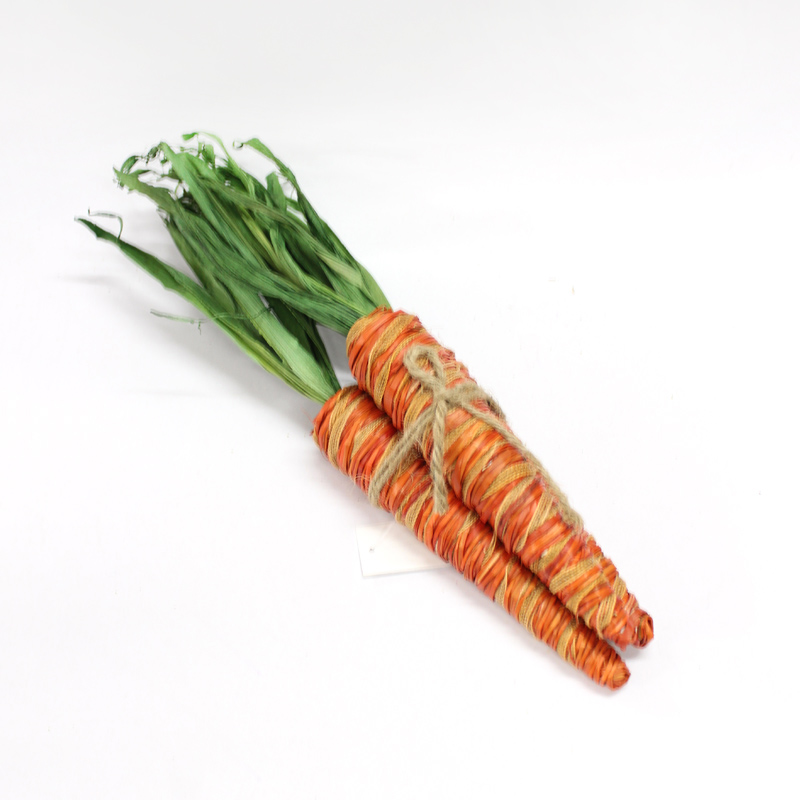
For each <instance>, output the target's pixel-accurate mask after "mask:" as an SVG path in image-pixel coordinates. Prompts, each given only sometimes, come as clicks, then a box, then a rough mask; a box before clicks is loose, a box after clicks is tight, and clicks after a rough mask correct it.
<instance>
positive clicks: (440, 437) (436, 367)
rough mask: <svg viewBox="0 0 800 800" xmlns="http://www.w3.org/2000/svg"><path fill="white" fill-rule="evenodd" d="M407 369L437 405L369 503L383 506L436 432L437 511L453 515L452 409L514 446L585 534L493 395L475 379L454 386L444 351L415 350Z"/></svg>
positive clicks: (391, 458) (398, 451)
mask: <svg viewBox="0 0 800 800" xmlns="http://www.w3.org/2000/svg"><path fill="white" fill-rule="evenodd" d="M403 365H404V366H405V368H406V370H407V371H408V374H409V375H410V376H411V377H412V378H413V379H415V380H417V381H418V382H419V383H420V385H421V386H422V387H424V388H425V389H427V390H428V391H430V393H431V404H430V405H429V406H428V408H426V409H425V411H423V412H422V413H421V414H420V415H419V417H417V419H416V420H415V421H414V422H413V423H412V424H411V425H410V426H409V427H407V428H406V429H405V432H404V433H403V436H402V437H401V438H400V441H399V444H398V445H397V447H395V448H394V449H393V450H392V451H391V452H390V453H389V454H387V457H386V458H384V459H383V461H382V462H381V464H380V466H379V467H378V469H377V470H376V472H375V475H374V477H373V479H372V481H371V483H370V487H369V499H370V501H371V502H372V503H373V504H374V505H378V500H379V498H380V494H381V491H382V490H383V487H384V486H385V485H386V483H387V482H388V481H389V480H390V478H391V477H392V475H394V474H395V472H396V471H397V470H398V468H400V467H401V466H402V465H404V464H405V463H406V462H407V461H408V460H409V459H411V458H414V457H416V451H417V450H419V451H422V447H423V443H424V441H425V438H426V436H427V435H428V433H429V432H430V434H431V437H432V441H433V446H432V449H431V460H430V470H431V476H432V478H433V502H434V511H435V512H436V513H437V514H440V515H441V514H444V513H446V512H447V509H448V507H449V504H448V502H447V494H448V484H447V479H446V477H445V470H444V446H445V438H446V431H445V423H446V421H447V414H448V413H449V412H450V411H451V410H453V409H455V408H461V409H463V410H464V411H466V412H467V413H469V414H470V415H471V416H472V417H474V418H475V419H477V420H480V421H481V422H483V423H484V424H486V425H488V426H489V427H490V428H492V429H493V430H495V431H496V432H497V433H499V434H500V435H501V436H502V437H503V438H504V439H505V440H506V441H507V442H508V443H509V444H510V445H511V446H512V447H514V448H515V449H516V450H517V451H518V452H519V453H520V454H521V455H522V456H523V458H525V460H526V461H528V462H529V463H530V464H531V466H532V467H533V468H534V470H535V471H536V472H538V473H539V475H540V476H541V478H542V480H543V482H544V483H545V486H546V487H547V489H548V490H549V491H550V493H551V494H552V496H553V497H554V499H555V500H556V501H557V502H558V503H559V505H560V506H561V509H560V510H561V516H562V518H563V519H564V521H565V522H566V523H567V524H569V525H571V526H572V527H574V528H575V530H577V531H578V532H581V531H582V530H583V520H582V519H581V517H580V515H579V514H578V513H577V512H575V511H574V510H573V509H572V508H571V507H570V505H569V503H568V502H567V498H566V496H565V495H564V494H563V492H562V491H561V490H560V489H559V488H558V486H557V485H556V484H555V482H554V481H553V479H552V478H551V477H550V475H549V474H548V472H547V471H546V470H545V468H544V467H543V466H542V464H541V462H540V461H539V460H538V459H537V458H536V457H535V456H534V455H533V453H531V452H530V451H529V450H527V448H526V447H525V446H524V445H523V444H522V442H521V441H520V440H519V439H518V438H517V437H516V436H515V435H514V434H513V433H512V432H511V431H510V430H509V429H508V427H507V426H506V425H505V415H504V414H503V412H502V410H501V408H500V406H499V405H498V404H497V401H496V400H494V398H493V397H491V395H489V394H488V393H487V392H485V391H484V390H483V389H481V387H480V386H478V384H477V383H475V382H474V381H465V382H463V383H457V384H455V385H453V386H448V385H447V378H446V375H445V369H444V364H443V363H442V359H441V358H440V357H439V349H438V348H437V347H435V346H433V345H415V346H413V347H410V348H409V349H408V350H407V351H406V354H405V356H404V357H403ZM480 401H482V402H483V403H485V404H486V406H487V407H488V409H489V411H488V412H486V411H484V410H483V409H481V408H476V406H475V403H477V402H480Z"/></svg>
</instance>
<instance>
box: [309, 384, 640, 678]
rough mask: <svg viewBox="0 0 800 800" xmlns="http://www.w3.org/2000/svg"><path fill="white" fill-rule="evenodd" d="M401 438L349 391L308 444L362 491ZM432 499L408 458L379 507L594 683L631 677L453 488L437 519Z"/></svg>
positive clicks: (423, 475)
mask: <svg viewBox="0 0 800 800" xmlns="http://www.w3.org/2000/svg"><path fill="white" fill-rule="evenodd" d="M401 438H402V437H401V434H400V433H399V432H398V431H397V430H396V429H395V428H394V426H393V425H392V422H391V420H390V419H389V418H388V417H387V416H386V415H385V414H384V413H383V412H382V411H380V409H378V408H377V407H376V405H375V403H374V402H373V400H372V398H370V397H369V395H367V394H366V393H365V392H363V391H361V390H360V389H358V388H357V387H354V386H353V387H348V388H346V389H342V390H341V391H339V392H337V394H335V395H334V396H333V397H331V398H330V399H329V400H328V401H327V402H326V403H325V405H324V406H323V407H322V410H321V411H320V413H319V414H318V416H317V418H316V419H315V421H314V439H315V441H316V442H317V444H318V445H319V447H320V449H321V450H322V452H323V453H324V454H325V455H326V456H327V457H328V459H329V460H330V461H331V463H333V464H334V465H335V466H336V467H338V468H339V469H340V470H341V471H342V472H344V473H345V474H347V475H349V476H350V477H351V478H352V479H353V480H354V481H355V483H356V484H357V485H358V486H359V487H360V488H361V489H362V490H364V491H365V492H367V491H368V490H369V487H370V482H371V480H372V479H373V477H374V475H375V474H376V472H377V471H378V470H379V469H380V466H381V464H382V462H384V461H385V460H386V459H387V458H390V457H391V454H392V452H393V451H394V450H396V448H397V447H399V446H400V444H401ZM433 494H434V489H433V481H432V479H431V474H430V470H429V468H428V465H427V464H426V463H425V461H424V460H423V459H422V458H420V457H419V456H418V455H417V456H414V455H413V454H412V455H410V456H409V457H408V458H407V459H405V460H404V461H403V462H401V463H400V465H399V467H398V469H397V470H396V471H395V472H394V474H393V475H391V477H390V479H389V480H388V481H387V482H386V483H385V484H384V486H383V488H382V490H381V493H380V505H381V506H382V507H383V508H385V509H386V510H388V511H391V512H392V513H393V514H395V516H396V518H397V519H398V521H400V522H402V523H403V524H404V525H405V526H406V527H408V528H410V529H411V530H412V531H414V533H415V534H416V536H417V538H418V539H420V540H421V541H423V542H424V543H425V545H426V546H427V547H428V548H429V549H430V550H432V551H433V552H435V553H436V554H437V555H439V556H440V557H441V558H443V559H444V560H445V561H447V562H449V563H450V564H452V565H453V566H454V567H455V568H456V569H457V570H458V571H459V572H460V573H461V574H462V575H464V577H465V578H467V580H469V581H471V582H473V583H474V584H475V585H476V586H478V588H479V589H481V591H483V592H484V594H486V595H487V596H488V597H490V598H492V599H493V600H494V601H495V602H497V603H500V604H501V605H502V606H503V608H505V609H506V611H508V613H509V614H511V616H513V617H514V618H515V619H517V620H518V621H519V622H520V623H522V624H523V625H524V626H525V627H526V628H527V629H528V630H529V631H530V632H531V633H532V634H533V635H534V636H535V637H536V638H537V639H540V640H541V641H543V642H544V643H545V644H547V645H548V646H549V647H551V648H552V649H554V650H556V652H558V654H559V655H560V656H561V657H562V658H564V659H565V660H566V661H568V662H569V663H570V664H573V665H574V666H576V667H577V668H578V669H580V670H582V671H583V672H584V673H586V675H588V676H589V677H590V678H591V679H592V680H594V681H596V682H597V683H599V684H600V685H602V686H608V687H609V688H611V689H617V688H619V687H620V686H622V685H623V684H624V683H625V682H626V681H627V680H628V677H629V674H630V673H629V672H628V669H627V667H626V666H625V663H624V662H623V660H622V658H621V657H620V656H619V654H618V653H616V652H615V651H614V649H613V648H612V647H610V646H609V645H608V644H607V643H606V642H604V641H602V640H601V639H599V638H598V636H597V634H596V633H595V632H594V631H592V630H590V629H589V628H588V627H587V626H586V625H584V623H583V622H582V621H581V620H579V619H576V618H575V617H574V616H573V614H572V613H570V611H568V610H567V609H566V608H565V607H564V606H563V605H562V603H561V602H560V601H559V600H558V598H557V597H555V596H554V595H553V594H552V593H551V592H550V591H548V589H547V588H546V587H545V586H544V584H543V583H542V582H541V581H539V580H538V579H537V578H536V577H535V576H534V575H533V573H531V571H530V570H529V569H527V568H526V567H525V566H523V565H522V564H521V563H520V560H519V558H518V557H517V556H511V555H509V553H508V552H507V551H506V550H505V548H503V547H502V545H499V544H498V543H497V541H496V537H494V535H493V534H492V531H491V529H490V528H489V527H488V526H487V525H485V524H484V523H482V522H481V521H480V520H479V519H478V517H477V515H476V514H475V512H474V511H471V510H469V509H467V508H466V507H465V506H464V505H463V504H462V503H461V502H459V500H458V499H457V498H456V496H455V495H454V494H453V492H452V490H450V492H449V496H448V501H449V502H448V509H447V511H446V513H445V514H443V515H439V514H437V513H436V512H435V511H434V499H433Z"/></svg>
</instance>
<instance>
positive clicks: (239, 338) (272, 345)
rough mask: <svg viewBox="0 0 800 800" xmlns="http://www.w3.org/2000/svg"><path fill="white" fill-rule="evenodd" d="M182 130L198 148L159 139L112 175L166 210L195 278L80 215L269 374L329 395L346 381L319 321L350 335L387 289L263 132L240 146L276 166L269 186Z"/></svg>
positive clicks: (206, 138)
mask: <svg viewBox="0 0 800 800" xmlns="http://www.w3.org/2000/svg"><path fill="white" fill-rule="evenodd" d="M183 138H184V141H186V142H191V144H190V145H187V146H184V147H181V148H179V149H177V150H175V149H173V148H171V147H170V146H169V145H167V144H165V143H163V142H162V143H160V144H158V145H156V146H155V147H153V148H152V149H151V150H150V151H149V152H148V153H147V154H146V155H144V156H131V157H130V158H128V159H127V160H126V161H125V162H124V164H123V165H122V167H121V168H120V169H119V170H115V174H116V177H117V181H118V182H119V184H120V186H122V187H125V188H127V189H129V190H131V191H135V192H138V193H140V194H143V195H145V196H146V197H148V198H149V199H150V200H152V201H153V202H154V203H155V204H156V205H157V206H158V208H159V210H160V212H161V215H162V218H163V220H164V223H165V224H166V227H167V230H168V231H169V233H170V235H171V236H172V239H173V241H174V242H175V244H176V246H177V247H178V250H179V251H180V253H181V255H182V256H183V258H184V259H185V261H186V263H187V264H188V265H189V267H190V268H191V270H192V271H193V272H194V275H195V277H196V280H194V279H192V278H190V277H188V276H187V275H185V274H184V273H183V272H181V271H180V270H177V269H175V268H174V267H171V266H169V265H168V264H166V263H164V262H163V261H161V260H160V259H158V258H156V257H155V256H153V255H151V254H149V253H145V252H144V251H142V250H140V249H139V248H137V247H134V246H133V245H131V244H129V243H127V242H125V241H123V240H122V239H121V238H120V237H119V236H115V235H113V234H111V233H109V232H108V231H106V230H104V229H103V228H101V227H99V226H98V225H96V224H95V223H94V222H92V221H91V220H89V219H85V218H80V219H79V222H81V223H83V224H84V225H86V227H88V228H89V229H90V230H91V231H92V232H94V233H95V235H96V236H97V237H98V238H100V239H103V240H105V241H108V242H111V243H112V244H114V245H116V246H117V247H119V249H120V250H122V252H123V253H125V254H126V255H127V256H128V257H129V258H131V259H132V260H133V261H134V262H136V263H137V264H138V265H139V266H141V267H142V268H144V269H145V270H147V272H149V273H150V274H151V275H153V277H155V278H157V279H158V280H159V281H160V282H161V283H162V284H163V285H164V286H165V287H166V288H167V289H170V290H172V291H175V292H177V293H178V294H180V295H181V296H183V297H184V298H185V299H186V300H188V301H189V302H190V303H192V304H193V305H194V306H195V307H196V308H197V309H198V310H199V311H201V313H203V314H204V315H206V316H207V317H208V318H210V319H212V320H213V321H214V322H216V323H217V324H218V325H219V326H220V327H221V328H222V329H223V330H224V331H225V332H226V333H228V335H230V336H231V337H232V338H233V339H234V341H236V343H237V344H238V345H239V346H240V347H241V348H242V349H243V350H245V352H247V353H248V354H249V355H250V356H251V357H252V358H254V359H255V360H256V361H257V362H258V363H259V364H261V365H262V366H263V367H264V368H265V369H267V370H268V371H269V372H272V373H273V374H275V375H276V376H277V377H279V378H281V379H282V380H283V381H285V382H286V383H288V384H289V385H290V386H292V387H293V388H295V389H296V390H297V391H299V392H301V393H302V394H304V395H306V396H307V397H310V398H312V399H315V400H318V401H320V402H323V401H324V400H326V399H327V398H328V397H330V396H331V395H332V394H333V393H335V392H336V390H337V389H338V388H339V384H338V381H337V380H336V377H335V375H334V372H333V368H332V366H331V363H330V360H329V358H328V354H327V352H326V350H325V347H324V345H323V343H322V340H321V338H320V336H319V332H318V330H317V327H316V323H319V324H322V325H325V326H327V327H330V328H332V329H334V330H336V331H339V332H341V333H345V334H346V333H347V331H348V330H349V329H350V327H351V326H352V324H353V323H354V322H355V321H356V320H357V319H358V318H359V317H361V316H363V315H365V314H367V313H369V312H370V311H372V310H373V309H375V308H377V307H378V306H388V305H389V303H388V301H387V300H386V297H385V296H384V294H383V292H382V291H381V290H380V287H379V286H378V284H377V283H376V282H375V280H374V279H373V278H372V276H371V275H370V274H369V272H367V270H366V269H364V267H363V266H361V264H359V263H358V261H356V260H355V258H353V256H352V255H351V254H350V252H349V251H348V250H347V249H346V248H345V247H344V245H343V244H342V243H341V241H340V240H339V238H338V237H337V236H336V235H335V234H334V233H333V231H332V230H331V229H330V227H329V226H328V225H327V224H326V223H325V222H324V221H323V220H322V219H321V218H320V217H319V215H318V214H317V212H316V211H315V210H314V208H313V206H312V205H311V204H310V203H309V202H308V199H307V198H306V196H305V195H304V194H303V192H302V191H301V189H300V187H299V185H298V183H297V180H296V178H295V176H294V174H293V173H292V172H291V170H289V168H288V167H287V166H286V165H285V164H283V163H282V162H281V161H280V160H278V159H277V158H276V157H275V156H274V155H273V154H272V152H271V151H270V150H269V149H268V148H267V147H266V146H265V145H264V144H262V143H261V142H260V141H259V140H258V139H250V140H249V141H247V142H244V143H243V144H242V145H240V146H241V147H249V148H251V149H253V150H254V151H256V152H258V153H260V154H261V155H263V156H265V157H266V158H267V159H268V160H269V161H270V162H271V163H272V165H274V168H275V171H272V172H271V173H270V174H268V175H267V177H266V180H265V181H264V182H261V181H259V180H258V179H257V178H256V177H254V176H253V175H251V174H250V173H248V172H246V171H245V170H244V169H243V168H242V167H241V166H240V165H239V164H237V163H236V161H235V160H234V159H233V158H232V156H231V155H230V153H229V152H228V150H227V149H226V148H225V146H224V145H223V144H222V142H221V141H220V140H219V139H218V138H217V137H215V136H210V135H201V134H198V133H192V134H187V135H186V136H184V137H183ZM215 145H216V147H218V148H219V149H220V151H221V152H220V153H218V152H217V149H216V147H215ZM284 187H286V188H287V189H288V190H289V193H288V194H287V192H286V191H285V190H284ZM291 194H293V195H294V197H292V196H291Z"/></svg>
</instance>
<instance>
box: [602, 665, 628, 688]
mask: <svg viewBox="0 0 800 800" xmlns="http://www.w3.org/2000/svg"><path fill="white" fill-rule="evenodd" d="M630 676H631V671H630V670H629V669H628V667H627V666H626V665H625V664H624V663H623V662H622V661H620V663H619V665H618V666H617V668H616V669H615V670H614V672H613V673H612V675H611V677H610V679H609V681H608V684H607V685H608V688H609V689H619V688H620V687H622V686H624V685H625V684H626V683H627V682H628V678H630Z"/></svg>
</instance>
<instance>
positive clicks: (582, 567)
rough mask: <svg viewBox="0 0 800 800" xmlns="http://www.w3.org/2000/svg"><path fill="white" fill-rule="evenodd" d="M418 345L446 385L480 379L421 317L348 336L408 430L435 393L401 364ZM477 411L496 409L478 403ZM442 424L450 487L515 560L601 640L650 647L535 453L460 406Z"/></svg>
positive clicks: (369, 325) (379, 315)
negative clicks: (434, 357) (429, 353)
mask: <svg viewBox="0 0 800 800" xmlns="http://www.w3.org/2000/svg"><path fill="white" fill-rule="evenodd" d="M418 345H422V346H431V347H434V348H436V352H437V353H438V357H439V360H440V361H441V365H442V368H443V374H444V381H445V383H446V386H447V388H450V387H453V386H457V385H460V384H467V383H470V384H473V385H474V381H473V380H472V378H471V377H470V375H469V373H468V371H467V369H466V367H464V365H463V364H461V363H460V362H458V361H457V360H456V358H455V356H454V355H453V353H452V352H450V351H449V350H447V349H445V348H443V347H442V346H441V345H440V344H439V343H438V342H437V341H436V340H435V339H434V338H433V337H432V336H431V335H430V334H429V333H428V332H427V331H426V330H425V328H424V327H423V326H422V325H421V324H420V322H419V320H418V319H417V318H416V317H413V316H411V315H409V314H406V313H404V312H402V311H387V310H386V309H377V310H375V311H373V312H372V313H371V314H369V315H367V316H365V317H362V318H361V319H359V320H358V321H357V322H356V323H355V325H353V327H352V328H351V330H350V332H349V334H348V336H347V352H348V359H349V362H350V369H351V371H352V373H353V375H354V376H355V378H356V380H357V381H358V385H359V386H360V387H361V388H362V389H363V390H365V391H367V392H369V394H370V395H372V397H373V399H374V400H375V403H376V404H377V405H378V406H379V407H380V408H381V409H383V411H384V412H385V413H386V414H387V415H388V416H389V417H390V418H391V420H392V423H393V424H394V426H395V427H396V428H397V429H398V430H401V431H402V430H406V429H408V428H410V427H411V426H412V425H413V424H414V422H415V421H416V420H417V419H418V418H419V416H420V414H422V413H423V412H424V411H425V410H426V409H427V408H428V407H429V406H430V405H431V403H432V402H433V392H432V390H431V389H429V388H428V387H426V386H423V385H422V384H421V383H420V382H419V381H418V380H416V379H415V378H413V377H412V376H411V375H410V374H409V371H408V368H407V366H406V365H405V364H404V357H405V355H406V353H407V352H408V351H409V350H410V348H412V347H415V346H418ZM474 407H475V408H478V409H480V410H481V411H483V412H484V413H491V410H490V408H489V407H488V405H487V404H486V403H485V402H483V401H481V400H478V401H475V403H474ZM497 419H499V417H498V418H497ZM444 429H445V439H444V454H443V469H444V474H445V477H446V479H447V481H448V483H449V484H450V486H451V487H452V489H453V490H454V492H455V495H456V496H457V497H458V498H459V499H460V500H461V501H462V502H463V503H464V505H466V506H467V507H468V508H471V509H474V510H475V511H476V512H477V514H478V516H479V517H480V519H481V520H482V521H483V522H484V523H486V524H487V525H488V526H490V527H491V528H492V529H493V530H494V531H495V532H496V534H497V536H498V537H499V538H500V540H501V541H502V542H503V544H504V545H505V548H506V549H507V550H508V552H509V553H513V554H515V555H516V556H518V557H519V560H520V561H521V562H522V564H524V565H525V566H526V567H528V568H529V569H531V570H532V571H533V572H535V573H536V575H537V576H538V577H539V578H540V579H541V580H542V581H543V582H544V583H545V585H546V586H548V588H549V589H550V590H551V591H552V592H553V593H554V594H555V595H557V596H558V597H559V598H560V600H561V601H562V602H563V603H564V605H565V606H566V607H567V608H568V609H569V610H570V611H572V613H573V614H575V615H576V616H578V617H580V618H581V619H582V620H584V622H585V623H586V624H587V625H588V626H589V627H590V628H592V629H593V630H595V631H597V632H598V633H599V634H600V635H601V636H602V637H604V638H606V639H608V640H609V641H611V642H613V643H615V644H617V645H618V646H620V647H622V648H624V647H626V646H627V645H628V644H637V645H638V644H643V643H646V642H645V641H642V638H643V637H640V636H639V635H638V633H637V629H636V628H637V624H638V623H639V621H640V619H641V618H640V615H638V614H633V613H632V610H633V609H632V607H631V605H630V604H628V605H626V603H628V601H629V596H628V595H627V589H625V588H624V583H622V584H620V586H621V588H622V590H623V591H624V592H625V593H626V594H625V598H624V599H622V598H620V597H618V596H617V595H616V594H615V592H614V587H613V581H612V582H609V578H608V576H607V575H606V573H605V571H604V570H603V568H602V567H601V564H600V563H599V562H598V558H597V551H598V550H599V548H597V547H596V544H595V545H594V548H592V547H591V546H590V541H589V538H588V535H587V534H586V533H585V532H584V531H583V529H582V527H581V528H580V529H579V530H578V529H575V528H574V526H573V527H571V526H570V524H569V523H568V522H567V521H566V520H565V516H566V515H565V514H564V508H563V507H562V504H561V501H560V500H559V499H558V497H557V493H556V492H554V491H553V490H552V487H551V486H550V485H549V483H548V481H547V480H546V478H545V476H544V475H543V474H542V471H541V470H540V469H538V468H536V467H535V466H534V465H533V464H532V463H531V460H530V457H529V456H526V455H525V453H523V452H522V451H520V449H518V447H516V446H514V445H512V444H511V443H510V442H508V441H507V440H506V439H505V438H504V436H503V435H502V433H500V432H498V431H497V430H495V429H494V428H493V427H491V426H489V425H488V424H486V423H485V422H483V421H481V420H479V419H476V418H475V417H474V416H472V414H471V413H470V412H469V411H468V410H467V409H464V408H461V407H452V408H450V409H449V411H448V413H447V416H446V420H445V428H444ZM433 447H434V442H433V438H432V436H431V433H430V431H428V432H427V434H425V436H424V438H423V441H422V442H421V446H420V449H421V452H422V455H423V456H424V458H425V460H426V461H428V463H430V461H431V455H432V450H433ZM592 541H593V540H592ZM609 564H610V562H609ZM610 567H611V569H613V565H610ZM613 572H614V575H615V576H616V570H615V569H613ZM609 575H610V570H609ZM632 602H633V603H634V604H635V598H634V599H633V601H632ZM637 608H638V606H637ZM650 630H651V631H652V623H651V626H650ZM644 638H646V637H644Z"/></svg>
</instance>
